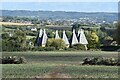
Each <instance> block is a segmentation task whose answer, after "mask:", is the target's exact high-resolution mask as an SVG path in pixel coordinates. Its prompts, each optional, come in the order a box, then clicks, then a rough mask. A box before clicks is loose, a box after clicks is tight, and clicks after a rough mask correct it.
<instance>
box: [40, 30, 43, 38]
mask: <svg viewBox="0 0 120 80" xmlns="http://www.w3.org/2000/svg"><path fill="white" fill-rule="evenodd" d="M42 34H43V31H42V29H40V32H39V37H42Z"/></svg>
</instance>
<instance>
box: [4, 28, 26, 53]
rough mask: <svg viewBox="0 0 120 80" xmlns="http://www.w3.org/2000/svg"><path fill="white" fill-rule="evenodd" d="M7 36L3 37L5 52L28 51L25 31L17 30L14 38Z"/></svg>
mask: <svg viewBox="0 0 120 80" xmlns="http://www.w3.org/2000/svg"><path fill="white" fill-rule="evenodd" d="M6 36H7V35H6V33H5V34H3V36H2V49H3V51H23V50H24V49H26V34H25V33H24V31H21V30H16V31H15V32H14V33H13V36H12V37H9V36H7V37H6Z"/></svg>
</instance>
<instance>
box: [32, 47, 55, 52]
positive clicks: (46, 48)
mask: <svg viewBox="0 0 120 80" xmlns="http://www.w3.org/2000/svg"><path fill="white" fill-rule="evenodd" d="M55 50H56V49H55V47H40V46H36V47H34V48H32V51H55Z"/></svg>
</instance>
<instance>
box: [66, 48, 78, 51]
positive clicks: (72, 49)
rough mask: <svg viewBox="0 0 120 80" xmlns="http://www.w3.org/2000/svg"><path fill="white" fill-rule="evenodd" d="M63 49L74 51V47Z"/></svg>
mask: <svg viewBox="0 0 120 80" xmlns="http://www.w3.org/2000/svg"><path fill="white" fill-rule="evenodd" d="M65 50H67V51H75V50H76V49H74V48H65Z"/></svg>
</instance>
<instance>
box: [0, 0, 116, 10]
mask: <svg viewBox="0 0 120 80" xmlns="http://www.w3.org/2000/svg"><path fill="white" fill-rule="evenodd" d="M19 1H20V2H19ZM113 1H114V2H113ZM0 2H1V1H0ZM1 4H2V6H1V7H0V10H31V11H38V10H43V11H74V12H118V0H59V1H58V0H2V2H1Z"/></svg>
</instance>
